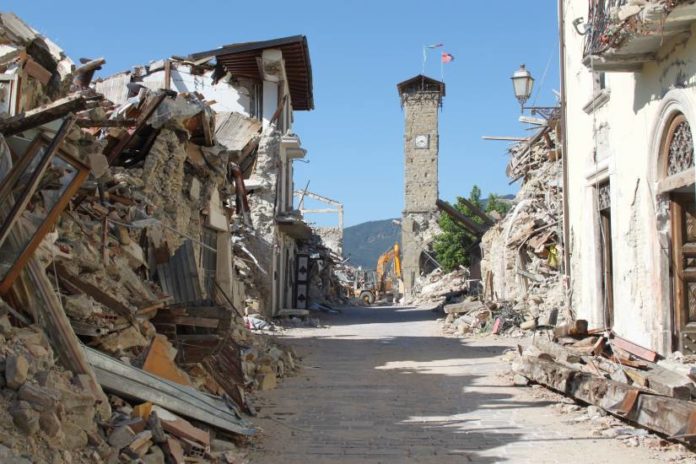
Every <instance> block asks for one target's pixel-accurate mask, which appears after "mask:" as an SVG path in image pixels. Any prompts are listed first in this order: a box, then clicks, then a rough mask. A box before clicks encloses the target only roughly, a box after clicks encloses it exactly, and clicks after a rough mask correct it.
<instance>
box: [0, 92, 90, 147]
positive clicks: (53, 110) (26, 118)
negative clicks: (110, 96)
mask: <svg viewBox="0 0 696 464" xmlns="http://www.w3.org/2000/svg"><path fill="white" fill-rule="evenodd" d="M102 98H103V97H102V96H101V95H90V94H86V93H80V94H75V95H69V96H67V97H65V98H61V99H59V100H56V101H54V102H51V103H49V104H47V105H42V106H39V107H38V108H34V109H32V110H29V111H24V112H23V113H20V114H18V115H16V116H12V117H11V118H7V119H0V134H2V135H4V136H5V137H8V136H10V135H16V134H19V133H21V132H23V131H25V130H28V129H33V128H35V127H38V126H41V125H43V124H46V123H47V122H51V121H55V120H56V119H60V118H62V117H64V116H65V115H67V114H69V113H74V112H77V111H82V110H84V109H86V108H87V107H88V106H90V104H92V103H96V102H97V101H98V100H101V99H102Z"/></svg>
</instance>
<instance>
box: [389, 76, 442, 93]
mask: <svg viewBox="0 0 696 464" xmlns="http://www.w3.org/2000/svg"><path fill="white" fill-rule="evenodd" d="M396 89H397V90H398V91H399V95H402V96H403V95H404V94H410V93H416V92H438V93H439V94H440V97H444V96H445V83H444V82H442V81H438V80H437V79H433V78H432V77H428V76H424V75H423V74H418V75H417V76H414V77H412V78H410V79H406V80H405V81H403V82H399V83H398V84H396Z"/></svg>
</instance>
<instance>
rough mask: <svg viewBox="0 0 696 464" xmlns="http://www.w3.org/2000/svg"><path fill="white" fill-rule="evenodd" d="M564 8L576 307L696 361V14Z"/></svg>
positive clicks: (685, 8) (632, 4) (641, 6)
mask: <svg viewBox="0 0 696 464" xmlns="http://www.w3.org/2000/svg"><path fill="white" fill-rule="evenodd" d="M588 6H589V8H588ZM563 8H564V9H565V15H564V18H565V19H564V21H565V24H564V25H563V26H562V30H563V31H564V33H563V41H564V43H565V45H564V54H563V57H564V58H563V66H564V67H565V76H566V82H565V94H566V98H567V118H566V119H567V145H568V153H567V156H566V157H565V158H566V159H567V162H568V172H569V173H572V175H570V176H569V178H568V185H567V195H568V203H569V216H568V225H569V237H568V245H569V250H568V251H569V252H570V263H571V267H570V270H569V271H570V276H571V282H572V292H571V294H572V307H573V308H574V310H575V312H576V313H577V317H578V318H580V319H586V320H588V321H589V323H590V326H591V327H609V328H612V329H613V331H614V332H615V333H617V334H618V335H621V336H622V337H625V338H627V339H629V340H631V341H632V342H633V343H636V344H638V345H641V346H643V347H646V348H649V349H652V350H655V351H657V352H659V353H660V354H662V355H668V354H670V353H671V352H673V351H677V350H678V351H681V352H683V353H684V354H694V353H696V267H695V265H694V256H696V255H694V253H693V247H694V245H695V242H694V241H695V240H696V235H695V232H694V231H696V228H695V226H696V223H695V222H694V221H696V203H695V199H696V191H695V185H694V183H695V182H696V170H695V168H694V157H693V156H694V154H693V150H694V148H693V130H694V129H693V128H694V127H696V91H695V90H694V80H695V79H696V62H695V61H694V59H693V57H694V56H696V35H694V33H693V32H694V28H695V27H696V5H695V4H694V3H693V2H689V1H677V0H671V1H647V2H646V1H640V2H639V1H607V0H591V1H589V2H575V1H569V0H566V1H564V2H563ZM575 18H584V22H585V24H583V25H580V26H578V27H574V25H577V22H576V23H572V22H573V20H574V19H575ZM583 34H584V35H583Z"/></svg>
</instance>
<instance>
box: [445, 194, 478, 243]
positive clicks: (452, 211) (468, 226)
mask: <svg viewBox="0 0 696 464" xmlns="http://www.w3.org/2000/svg"><path fill="white" fill-rule="evenodd" d="M435 205H436V206H437V208H438V209H439V210H441V211H444V212H445V213H447V215H448V216H449V217H451V218H452V220H453V221H455V222H456V223H458V224H460V225H461V226H462V227H464V228H465V230H466V231H467V232H469V233H470V234H472V235H474V236H475V237H477V238H478V237H480V236H482V235H483V234H484V233H485V232H486V228H485V227H483V226H482V225H481V224H479V223H477V222H475V221H473V220H472V219H470V218H468V217H466V216H464V215H463V214H462V213H461V212H459V211H458V210H457V209H456V208H455V207H454V206H452V205H450V204H449V203H447V202H446V201H444V200H440V199H439V198H438V199H437V201H436V202H435Z"/></svg>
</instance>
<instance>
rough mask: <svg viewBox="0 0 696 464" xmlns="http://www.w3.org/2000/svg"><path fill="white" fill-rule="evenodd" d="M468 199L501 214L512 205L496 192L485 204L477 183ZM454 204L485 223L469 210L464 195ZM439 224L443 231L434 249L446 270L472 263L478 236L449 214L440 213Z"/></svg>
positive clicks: (482, 208)
mask: <svg viewBox="0 0 696 464" xmlns="http://www.w3.org/2000/svg"><path fill="white" fill-rule="evenodd" d="M468 200H469V202H471V203H472V204H473V205H475V206H476V207H477V208H478V209H481V210H484V211H486V212H488V213H490V212H492V211H497V212H498V213H500V214H501V215H505V213H507V211H508V210H509V209H510V205H509V204H508V203H507V202H505V201H501V200H500V197H499V196H497V195H495V194H490V195H489V196H488V200H487V201H486V203H485V204H484V202H483V201H482V200H481V189H480V188H479V187H478V186H477V185H474V186H473V187H472V188H471V192H469V197H468ZM453 206H454V208H456V209H457V210H458V211H459V212H460V213H462V214H463V215H465V216H467V217H468V218H469V219H471V220H472V221H474V222H476V223H479V224H481V223H483V220H482V219H481V218H479V217H477V216H476V215H474V214H473V213H472V212H471V211H470V210H469V207H468V206H467V205H466V204H464V201H463V199H462V197H457V201H456V202H455V203H454V205H453ZM439 224H440V228H441V229H442V233H441V234H440V235H438V236H437V237H436V238H435V242H434V243H433V250H434V251H435V253H436V255H437V260H438V262H439V263H440V264H441V265H442V267H443V270H444V271H445V272H450V271H452V270H454V269H456V268H457V267H458V266H468V265H469V263H470V252H471V248H472V247H473V246H477V245H476V242H477V240H476V238H475V237H473V236H472V235H471V234H469V233H468V232H466V231H465V230H464V229H462V227H461V226H459V225H457V224H456V223H455V222H454V221H453V220H452V218H450V217H449V215H447V214H442V215H440V220H439Z"/></svg>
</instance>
